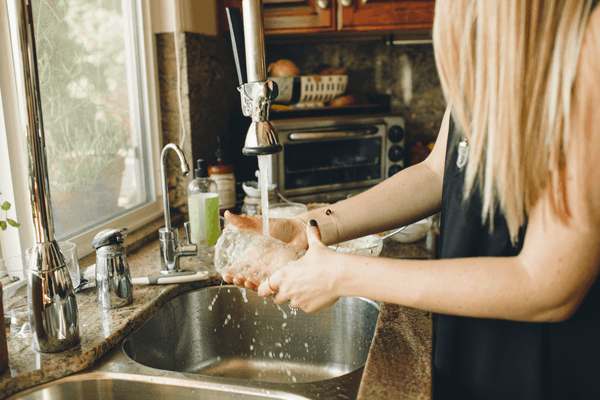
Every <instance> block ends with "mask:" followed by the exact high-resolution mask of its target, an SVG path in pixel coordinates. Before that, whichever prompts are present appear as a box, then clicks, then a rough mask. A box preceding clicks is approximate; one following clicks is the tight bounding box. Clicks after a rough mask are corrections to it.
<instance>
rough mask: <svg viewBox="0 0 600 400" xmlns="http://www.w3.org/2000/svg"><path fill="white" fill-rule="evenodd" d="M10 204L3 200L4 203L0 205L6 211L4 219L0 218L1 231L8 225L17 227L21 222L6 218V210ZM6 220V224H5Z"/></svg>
mask: <svg viewBox="0 0 600 400" xmlns="http://www.w3.org/2000/svg"><path fill="white" fill-rule="evenodd" d="M10 207H11V204H10V203H9V202H8V201H5V202H4V203H2V205H0V208H1V209H2V210H3V211H5V212H6V221H3V220H0V229H2V230H3V231H5V230H6V229H7V228H8V225H10V226H12V227H15V228H18V227H19V226H21V224H19V223H18V222H17V221H15V220H14V219H10V218H8V210H10ZM7 222H8V224H7Z"/></svg>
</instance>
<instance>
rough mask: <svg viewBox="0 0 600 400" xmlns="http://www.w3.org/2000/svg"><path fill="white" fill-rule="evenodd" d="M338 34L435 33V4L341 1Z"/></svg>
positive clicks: (429, 1)
mask: <svg viewBox="0 0 600 400" xmlns="http://www.w3.org/2000/svg"><path fill="white" fill-rule="evenodd" d="M338 1H339V5H338V30H339V31H342V32H350V31H381V30H403V29H431V27H432V25H433V11H434V7H435V1H433V0H411V1H402V0H400V1H398V0H338Z"/></svg>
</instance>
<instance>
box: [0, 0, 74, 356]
mask: <svg viewBox="0 0 600 400" xmlns="http://www.w3.org/2000/svg"><path fill="white" fill-rule="evenodd" d="M7 5H8V19H9V25H10V35H11V41H12V53H13V62H14V66H15V76H16V78H17V101H18V104H19V113H20V120H21V124H22V126H21V131H22V135H23V136H24V138H25V140H26V142H27V150H28V151H27V156H28V157H27V159H28V160H27V161H28V162H27V164H28V170H29V179H28V181H29V196H30V201H31V212H32V214H33V225H34V231H35V241H36V243H35V244H34V246H33V249H32V252H31V258H30V264H29V271H28V272H29V273H28V275H29V279H28V283H27V306H28V311H29V321H30V324H31V333H32V337H33V347H34V349H35V350H37V351H41V352H46V353H53V352H59V351H63V350H66V349H68V348H70V347H72V346H74V345H76V344H77V343H79V324H78V317H77V301H76V300H75V293H74V290H73V283H72V281H71V277H70V275H69V271H68V270H67V263H66V261H65V258H64V257H63V255H62V253H61V251H60V248H59V246H58V243H57V242H56V240H55V239H54V221H53V219H52V204H51V201H50V185H49V181H48V167H47V163H46V150H45V144H44V124H43V122H42V104H41V100H40V85H39V80H38V75H37V55H36V52H35V36H34V32H33V17H32V15H33V13H32V11H31V1H27V0H9V1H8V2H7ZM24 206H25V205H24Z"/></svg>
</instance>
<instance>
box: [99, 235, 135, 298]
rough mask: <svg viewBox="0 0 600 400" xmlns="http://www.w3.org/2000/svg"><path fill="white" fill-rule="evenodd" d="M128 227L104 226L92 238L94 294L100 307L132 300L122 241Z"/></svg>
mask: <svg viewBox="0 0 600 400" xmlns="http://www.w3.org/2000/svg"><path fill="white" fill-rule="evenodd" d="M127 233H128V230H127V228H121V229H106V230H103V231H101V232H99V233H98V234H97V235H96V237H95V238H94V240H93V241H92V247H93V248H94V249H96V297H97V301H98V305H99V306H100V307H101V308H119V307H123V306H126V305H128V304H131V303H133V287H132V283H131V273H130V271H129V262H128V261H127V254H126V253H125V248H124V247H123V245H122V244H123V242H125V238H126V237H127Z"/></svg>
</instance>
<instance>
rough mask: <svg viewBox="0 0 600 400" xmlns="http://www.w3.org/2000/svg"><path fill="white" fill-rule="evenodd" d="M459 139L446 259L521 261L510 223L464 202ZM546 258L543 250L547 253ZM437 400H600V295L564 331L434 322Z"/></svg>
mask: <svg viewBox="0 0 600 400" xmlns="http://www.w3.org/2000/svg"><path fill="white" fill-rule="evenodd" d="M458 136H459V135H458V134H456V133H455V129H454V124H453V123H452V122H451V123H450V131H449V137H448V147H447V151H446V160H447V162H446V171H445V175H444V184H443V194H442V214H441V228H440V229H441V236H440V244H439V245H440V248H439V250H440V258H462V257H478V256H492V257H503V256H513V255H517V254H518V253H519V252H520V250H521V246H522V243H523V240H522V238H523V236H524V233H525V230H526V227H523V228H522V229H521V231H520V233H521V234H520V237H521V240H520V241H519V244H518V245H517V246H516V247H513V246H512V245H511V241H510V236H509V234H508V228H507V225H506V221H505V219H504V217H503V215H502V214H501V213H500V212H496V214H495V215H496V216H495V220H494V231H493V232H492V233H490V231H489V225H488V224H485V225H482V223H481V210H482V203H481V197H480V195H479V193H478V191H474V192H473V194H472V195H471V197H470V199H469V200H468V201H467V202H463V200H462V192H463V181H464V169H461V168H458V167H457V165H456V160H457V151H456V149H457V145H458V142H459V139H458ZM540 251H544V249H540ZM433 364H434V368H433V398H434V399H435V400H440V399H461V400H465V399H485V400H493V399H498V400H520V399H532V400H533V399H539V400H542V399H544V400H545V399H600V287H599V284H598V281H596V282H595V283H594V285H593V286H592V288H591V289H590V291H589V293H588V295H587V296H586V298H585V299H584V300H583V303H582V304H581V305H580V307H579V309H578V310H577V311H576V313H575V315H573V316H572V317H571V318H570V319H568V320H567V321H565V322H560V323H529V322H514V321H506V320H495V319H484V318H468V317H456V316H450V315H442V314H437V315H435V316H434V350H433Z"/></svg>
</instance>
